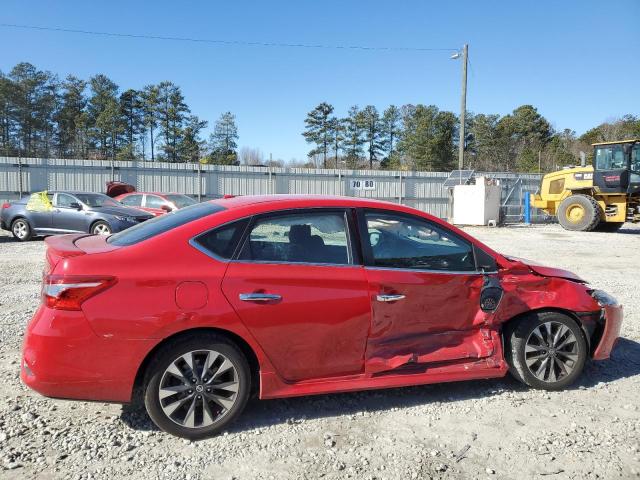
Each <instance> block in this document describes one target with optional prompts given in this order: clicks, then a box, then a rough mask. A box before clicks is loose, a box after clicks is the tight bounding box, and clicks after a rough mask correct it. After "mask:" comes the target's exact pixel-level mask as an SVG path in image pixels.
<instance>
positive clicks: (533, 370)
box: [505, 312, 588, 390]
mask: <svg viewBox="0 0 640 480" xmlns="http://www.w3.org/2000/svg"><path fill="white" fill-rule="evenodd" d="M587 354H588V352H587V342H586V340H585V338H584V335H583V333H582V329H581V328H580V326H579V325H578V324H577V323H576V322H575V320H573V319H572V318H570V317H568V316H566V315H563V314H561V313H558V312H539V313H531V314H529V315H526V316H524V317H522V318H520V319H519V320H516V323H515V324H513V325H508V327H507V329H506V330H505V355H506V358H507V362H508V363H509V367H510V371H511V374H512V375H513V376H514V377H515V378H517V379H518V380H520V381H521V382H523V383H525V384H527V385H529V386H531V387H534V388H539V389H544V390H561V389H563V388H565V387H567V386H569V385H570V384H572V383H573V382H574V381H575V380H576V379H577V378H578V377H579V376H580V374H581V373H582V369H583V367H584V364H585V362H586V360H587Z"/></svg>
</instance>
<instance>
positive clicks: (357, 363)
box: [222, 209, 370, 381]
mask: <svg viewBox="0 0 640 480" xmlns="http://www.w3.org/2000/svg"><path fill="white" fill-rule="evenodd" d="M349 212H350V211H347V210H344V209H338V210H336V209H331V210H330V209H312V210H291V211H287V212H279V213H272V214H266V215H260V216H257V217H255V218H254V219H253V220H252V221H251V224H250V225H249V226H248V228H247V232H246V233H245V238H244V241H243V244H242V247H241V248H240V251H239V253H238V254H237V258H236V259H235V260H234V261H232V262H231V263H230V264H229V267H228V269H227V272H226V275H225V277H224V280H223V283H222V289H223V292H224V294H225V296H226V298H227V299H228V300H229V302H230V303H231V305H232V306H233V308H234V309H235V310H236V312H237V313H238V315H239V316H240V318H241V319H242V321H243V322H244V323H245V325H246V326H247V327H248V329H249V330H250V331H251V333H252V335H253V336H254V337H255V339H256V340H257V341H258V343H259V344H260V345H261V347H262V348H263V350H264V351H265V353H266V355H267V356H268V358H269V359H270V361H271V362H272V364H273V365H274V367H275V368H276V370H277V373H278V374H279V375H280V376H281V377H282V378H284V379H285V380H287V381H301V380H308V379H315V378H322V377H335V376H340V375H349V374H355V373H361V372H362V371H363V366H364V364H363V362H364V352H365V347H366V340H367V334H368V330H369V325H370V302H369V297H368V292H367V280H366V277H365V274H364V268H363V267H362V266H361V265H360V264H359V262H358V261H357V257H356V256H355V255H354V249H353V241H352V234H351V232H352V231H353V228H352V221H351V220H350V215H349Z"/></svg>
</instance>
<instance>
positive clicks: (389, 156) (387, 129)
mask: <svg viewBox="0 0 640 480" xmlns="http://www.w3.org/2000/svg"><path fill="white" fill-rule="evenodd" d="M400 120H401V114H400V110H399V109H398V107H396V106H395V105H389V107H388V108H387V109H386V110H385V111H384V113H383V114H382V120H381V127H380V130H381V137H382V138H381V144H382V149H383V150H384V152H385V154H386V155H385V158H384V160H383V161H382V162H381V165H380V166H381V167H383V168H397V167H399V166H400V159H399V155H397V153H396V143H397V142H398V136H399V135H400V133H401V132H402V129H401V127H400Z"/></svg>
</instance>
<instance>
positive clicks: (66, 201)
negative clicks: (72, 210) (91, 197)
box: [55, 193, 78, 208]
mask: <svg viewBox="0 0 640 480" xmlns="http://www.w3.org/2000/svg"><path fill="white" fill-rule="evenodd" d="M72 203H78V200H76V199H75V198H74V197H72V196H71V195H68V194H66V193H58V194H57V195H56V205H55V206H56V207H62V208H69V207H71V204H72Z"/></svg>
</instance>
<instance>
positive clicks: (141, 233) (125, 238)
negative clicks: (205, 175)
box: [107, 202, 225, 247]
mask: <svg viewBox="0 0 640 480" xmlns="http://www.w3.org/2000/svg"><path fill="white" fill-rule="evenodd" d="M222 210H225V208H224V207H221V206H220V205H216V204H214V203H210V202H205V203H198V204H196V205H192V206H190V207H186V208H183V209H181V210H176V211H174V212H171V213H167V214H165V215H162V216H160V217H156V218H154V219H153V220H147V221H146V222H143V223H141V224H139V225H136V226H135V227H131V228H129V229H127V230H123V231H122V232H120V233H116V234H115V235H111V236H110V237H109V238H108V239H107V242H108V243H110V244H112V245H117V246H119V247H124V246H128V245H134V244H136V243H139V242H142V241H144V240H147V239H149V238H151V237H155V236H156V235H160V234H161V233H164V232H167V231H169V230H172V229H174V228H176V227H180V226H181V225H185V224H187V223H189V222H193V221H194V220H198V219H200V218H203V217H206V216H207V215H211V214H213V213H217V212H221V211H222Z"/></svg>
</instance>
